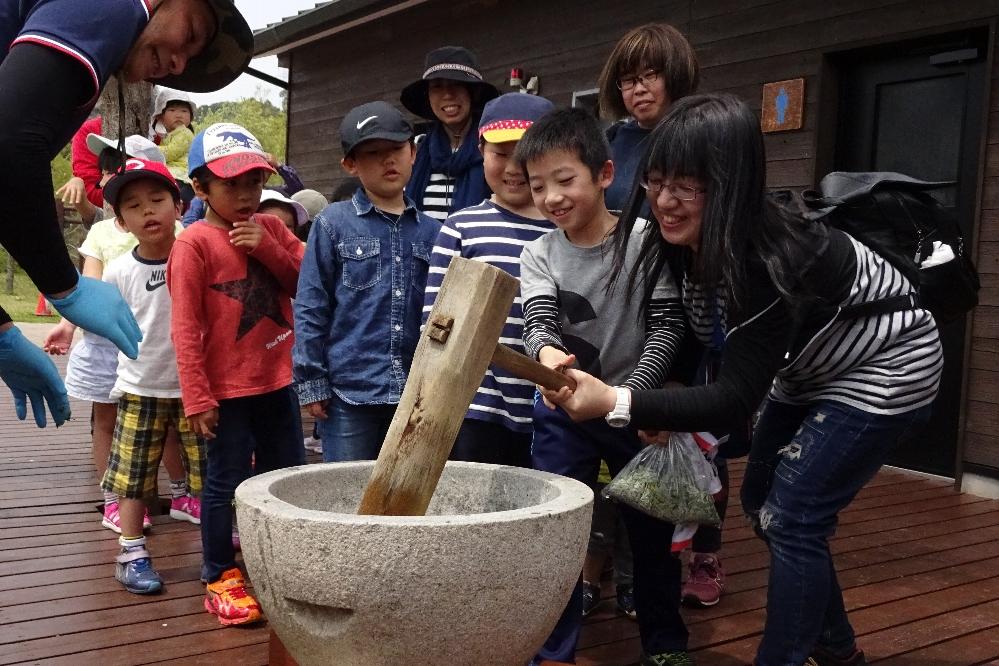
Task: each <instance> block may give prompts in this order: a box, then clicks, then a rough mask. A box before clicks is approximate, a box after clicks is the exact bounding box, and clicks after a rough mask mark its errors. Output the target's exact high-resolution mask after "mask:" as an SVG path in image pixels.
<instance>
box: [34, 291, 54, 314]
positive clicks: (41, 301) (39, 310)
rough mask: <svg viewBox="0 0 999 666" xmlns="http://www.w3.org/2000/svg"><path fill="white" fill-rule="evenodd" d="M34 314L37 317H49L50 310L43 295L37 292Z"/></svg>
mask: <svg viewBox="0 0 999 666" xmlns="http://www.w3.org/2000/svg"><path fill="white" fill-rule="evenodd" d="M35 314H36V315H38V316H39V317H51V316H52V310H51V309H50V308H49V302H48V301H46V300H45V297H44V296H42V295H41V294H38V305H37V306H35Z"/></svg>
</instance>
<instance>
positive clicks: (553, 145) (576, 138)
mask: <svg viewBox="0 0 999 666" xmlns="http://www.w3.org/2000/svg"><path fill="white" fill-rule="evenodd" d="M555 151H565V152H567V153H572V154H574V155H576V156H577V157H578V158H579V161H580V162H582V163H583V164H585V165H586V167H587V168H588V169H589V170H590V174H591V175H592V176H593V179H594V180H596V179H597V178H598V177H599V175H600V170H601V169H603V168H604V164H606V163H607V160H609V159H610V155H611V151H610V145H609V144H608V143H607V137H605V136H604V133H603V130H601V129H600V123H599V122H598V121H597V119H596V118H595V117H594V116H593V114H591V113H590V112H589V111H585V110H583V109H556V110H554V111H549V112H548V113H546V114H545V115H544V116H542V117H541V118H540V119H539V120H538V121H537V122H536V123H534V124H533V125H531V126H530V127H529V128H528V129H527V131H526V132H524V136H522V137H521V138H520V141H519V142H518V143H517V148H516V150H515V151H514V153H513V159H515V160H516V161H517V162H519V163H520V166H521V167H522V168H523V169H524V171H525V172H526V171H527V163H528V162H530V161H532V160H536V159H540V158H541V157H542V156H544V155H546V154H548V153H552V152H555Z"/></svg>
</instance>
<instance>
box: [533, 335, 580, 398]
mask: <svg viewBox="0 0 999 666" xmlns="http://www.w3.org/2000/svg"><path fill="white" fill-rule="evenodd" d="M538 361H539V362H540V363H541V365H546V366H548V367H549V368H551V369H552V370H555V371H557V372H565V371H566V369H568V368H569V367H570V366H572V364H573V363H575V362H576V355H575V354H566V353H565V352H564V351H562V350H561V349H556V348H555V347H542V348H541V351H540V352H539V353H538ZM538 391H540V392H541V399H542V400H544V403H545V407H547V408H548V409H555V404H556V402H558V403H561V402H565V401H566V400H568V399H569V396H571V395H572V390H570V389H569V388H566V387H562V388H561V389H559V390H558V391H548V390H546V389H545V388H544V387H542V386H538Z"/></svg>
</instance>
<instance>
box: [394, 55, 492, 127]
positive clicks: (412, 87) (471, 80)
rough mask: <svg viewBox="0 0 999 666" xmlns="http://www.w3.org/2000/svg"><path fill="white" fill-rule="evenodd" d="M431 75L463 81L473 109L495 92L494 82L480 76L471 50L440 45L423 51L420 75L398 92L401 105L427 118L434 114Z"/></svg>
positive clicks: (431, 118)
mask: <svg viewBox="0 0 999 666" xmlns="http://www.w3.org/2000/svg"><path fill="white" fill-rule="evenodd" d="M431 79H447V80H448V81H456V82H458V83H463V84H465V85H467V86H468V87H469V88H470V89H471V90H472V109H473V111H481V110H482V106H483V105H484V104H485V103H486V102H488V101H489V100H491V99H493V98H494V97H498V96H499V90H497V89H496V86H494V85H493V84H491V83H489V82H488V81H485V80H484V79H483V78H482V72H481V70H480V69H479V63H478V61H477V60H476V58H475V54H473V53H472V52H471V51H469V50H468V49H466V48H464V47H462V46H442V47H440V48H439V49H434V50H433V51H431V52H430V53H428V54H427V58H426V63H425V66H424V72H423V76H422V77H421V78H420V79H419V80H417V81H413V82H412V83H410V84H409V85H408V86H406V87H405V88H403V89H402V94H401V95H400V96H399V101H400V102H402V105H403V106H404V107H406V108H407V109H409V111H410V112H412V113H413V114H415V115H417V116H419V117H421V118H426V119H427V120H434V119H435V118H436V116H435V115H434V111H433V109H432V108H431V107H430V97H429V90H430V80H431Z"/></svg>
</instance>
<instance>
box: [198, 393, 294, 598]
mask: <svg viewBox="0 0 999 666" xmlns="http://www.w3.org/2000/svg"><path fill="white" fill-rule="evenodd" d="M205 449H206V451H205V453H206V459H207V463H206V470H205V482H204V489H203V491H202V493H201V549H202V558H203V559H202V565H201V578H202V580H204V581H205V582H207V583H212V582H214V581H216V580H218V579H219V578H220V577H221V576H222V572H223V571H225V570H227V569H231V568H232V567H235V566H236V551H235V549H233V547H232V499H233V496H234V494H235V492H236V486H238V485H239V484H241V483H242V482H243V481H245V480H246V479H248V478H250V476H251V475H253V474H254V473H263V472H270V471H272V470H275V469H281V468H283V467H292V466H294V465H304V464H305V451H304V449H302V418H301V412H300V411H299V407H298V396H296V395H295V391H294V390H292V388H291V387H290V386H289V387H287V388H283V389H278V390H277V391H271V392H270V393H262V394H260V395H251V396H247V397H245V398H231V399H228V400H219V422H218V426H217V427H216V429H215V439H212V440H209V441H208V443H207V444H206V446H205ZM254 457H255V458H254ZM254 459H255V461H256V463H255V464H253V463H252V462H251V461H252V460H254Z"/></svg>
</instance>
